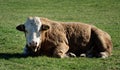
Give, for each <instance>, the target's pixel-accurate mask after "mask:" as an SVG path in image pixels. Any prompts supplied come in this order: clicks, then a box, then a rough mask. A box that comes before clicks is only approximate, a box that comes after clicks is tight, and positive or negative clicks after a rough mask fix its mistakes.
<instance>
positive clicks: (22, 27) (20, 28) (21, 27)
mask: <svg viewBox="0 0 120 70" xmlns="http://www.w3.org/2000/svg"><path fill="white" fill-rule="evenodd" d="M16 29H17V30H19V31H25V25H24V24H20V25H18V26H17V27H16Z"/></svg>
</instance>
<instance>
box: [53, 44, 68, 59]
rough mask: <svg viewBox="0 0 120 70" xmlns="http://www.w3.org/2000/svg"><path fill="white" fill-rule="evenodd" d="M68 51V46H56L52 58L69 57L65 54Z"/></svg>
mask: <svg viewBox="0 0 120 70" xmlns="http://www.w3.org/2000/svg"><path fill="white" fill-rule="evenodd" d="M68 50H69V46H68V45H67V44H66V43H60V44H59V45H58V46H56V48H55V50H54V53H53V56H54V57H58V58H65V57H69V56H68V55H67V54H66V53H67V52H68Z"/></svg>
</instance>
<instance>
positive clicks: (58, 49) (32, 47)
mask: <svg viewBox="0 0 120 70" xmlns="http://www.w3.org/2000/svg"><path fill="white" fill-rule="evenodd" d="M16 29H17V30H19V31H22V32H24V33H25V38H26V45H25V48H24V52H23V54H25V55H37V56H39V55H46V56H51V57H58V58H65V57H76V56H77V57H80V56H86V57H101V58H106V57H108V56H110V55H111V54H112V47H113V45H112V41H111V37H110V35H109V34H108V33H107V32H105V31H103V30H101V29H99V28H97V27H96V26H94V25H91V24H85V23H81V22H57V21H53V20H50V19H48V18H43V17H28V19H27V20H26V22H25V23H24V24H20V25H18V26H17V27H16Z"/></svg>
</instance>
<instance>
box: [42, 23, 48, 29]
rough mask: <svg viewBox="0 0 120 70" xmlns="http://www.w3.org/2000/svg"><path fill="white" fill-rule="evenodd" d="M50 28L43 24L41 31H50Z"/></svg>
mask: <svg viewBox="0 0 120 70" xmlns="http://www.w3.org/2000/svg"><path fill="white" fill-rule="evenodd" d="M49 28H50V26H49V25H45V24H42V27H41V30H48V29H49Z"/></svg>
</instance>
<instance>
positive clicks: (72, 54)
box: [67, 52, 76, 57]
mask: <svg viewBox="0 0 120 70" xmlns="http://www.w3.org/2000/svg"><path fill="white" fill-rule="evenodd" d="M67 55H68V56H69V57H76V55H75V54H74V53H71V52H70V53H67Z"/></svg>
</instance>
